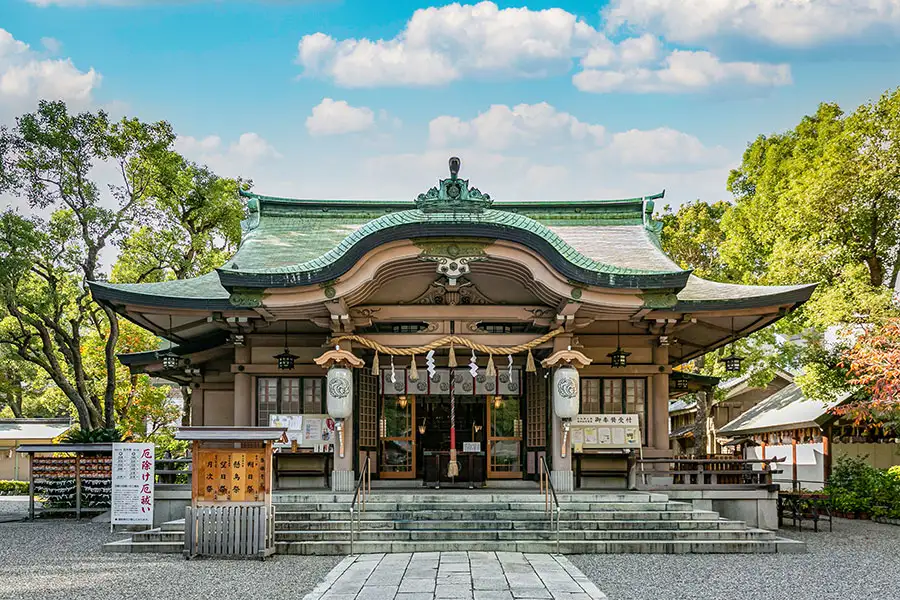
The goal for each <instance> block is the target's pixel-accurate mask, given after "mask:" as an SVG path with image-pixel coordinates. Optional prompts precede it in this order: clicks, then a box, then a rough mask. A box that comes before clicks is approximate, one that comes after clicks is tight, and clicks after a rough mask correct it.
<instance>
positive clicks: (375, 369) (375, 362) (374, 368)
mask: <svg viewBox="0 0 900 600" xmlns="http://www.w3.org/2000/svg"><path fill="white" fill-rule="evenodd" d="M380 370H381V365H380V364H378V351H377V350H376V351H375V358H373V359H372V375H378V371H380Z"/></svg>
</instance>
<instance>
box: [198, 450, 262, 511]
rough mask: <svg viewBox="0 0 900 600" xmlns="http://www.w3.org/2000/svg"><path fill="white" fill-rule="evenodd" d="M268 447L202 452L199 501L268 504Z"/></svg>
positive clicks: (199, 461) (200, 454) (199, 469)
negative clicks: (266, 499)
mask: <svg viewBox="0 0 900 600" xmlns="http://www.w3.org/2000/svg"><path fill="white" fill-rule="evenodd" d="M267 454H268V452H267V451H266V449H265V448H259V449H234V450H228V449H202V450H198V451H197V454H196V455H195V459H194V460H195V464H197V466H198V469H197V472H198V475H199V477H198V479H197V483H198V488H199V489H198V490H197V496H196V500H197V501H198V502H264V501H265V498H266V493H267V492H268V489H267V488H268V484H267V482H268V480H269V479H268V477H267V475H268V469H270V468H271V466H270V464H269V462H270V461H269V460H268V457H267Z"/></svg>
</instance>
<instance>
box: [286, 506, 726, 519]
mask: <svg viewBox="0 0 900 600" xmlns="http://www.w3.org/2000/svg"><path fill="white" fill-rule="evenodd" d="M356 514H358V515H359V518H360V520H364V521H386V520H393V521H468V520H476V521H544V520H548V519H549V516H548V514H547V513H546V512H545V511H544V510H543V509H540V510H489V511H483V510H476V511H469V510H465V509H461V508H460V509H457V510H420V511H371V510H366V511H364V512H358V513H356ZM348 516H349V512H348V511H328V512H325V511H321V512H319V511H296V512H295V511H279V510H278V509H277V508H276V510H275V520H276V521H339V520H346V519H347V518H348ZM354 518H356V516H354ZM562 518H563V519H565V520H579V521H580V520H585V521H598V520H599V521H602V520H624V521H638V520H676V521H680V520H687V519H699V520H714V519H718V518H719V515H718V513H715V512H712V511H702V510H685V511H682V510H679V511H660V510H655V511H626V510H616V511H601V510H598V511H563V513H562Z"/></svg>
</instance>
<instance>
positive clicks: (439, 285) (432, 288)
mask: <svg viewBox="0 0 900 600" xmlns="http://www.w3.org/2000/svg"><path fill="white" fill-rule="evenodd" d="M456 281H457V283H456V285H451V284H450V282H449V280H448V279H447V278H446V277H441V278H440V279H438V280H437V281H435V282H434V283H432V284H431V285H429V286H428V289H426V290H425V291H424V292H422V293H421V294H419V296H417V297H416V298H415V299H413V300H411V301H410V302H404V304H437V305H444V306H459V305H467V304H496V302H494V301H493V300H491V299H490V298H488V297H487V296H485V295H484V294H482V293H481V290H479V289H478V288H477V287H475V284H474V283H472V282H471V281H468V280H466V279H465V278H460V279H457V280H456Z"/></svg>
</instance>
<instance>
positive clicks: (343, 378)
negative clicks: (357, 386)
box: [325, 366, 353, 419]
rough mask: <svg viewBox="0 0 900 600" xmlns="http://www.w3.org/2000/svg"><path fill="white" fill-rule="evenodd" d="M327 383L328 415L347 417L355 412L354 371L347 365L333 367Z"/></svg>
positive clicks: (339, 417) (335, 417) (329, 371)
mask: <svg viewBox="0 0 900 600" xmlns="http://www.w3.org/2000/svg"><path fill="white" fill-rule="evenodd" d="M326 383H327V385H326V394H325V397H326V400H327V405H328V415H329V416H330V417H332V418H334V419H346V418H347V417H349V416H350V415H351V414H352V413H353V373H352V372H351V371H350V369H348V368H347V367H340V366H334V367H331V368H330V369H328V378H327V382H326Z"/></svg>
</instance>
